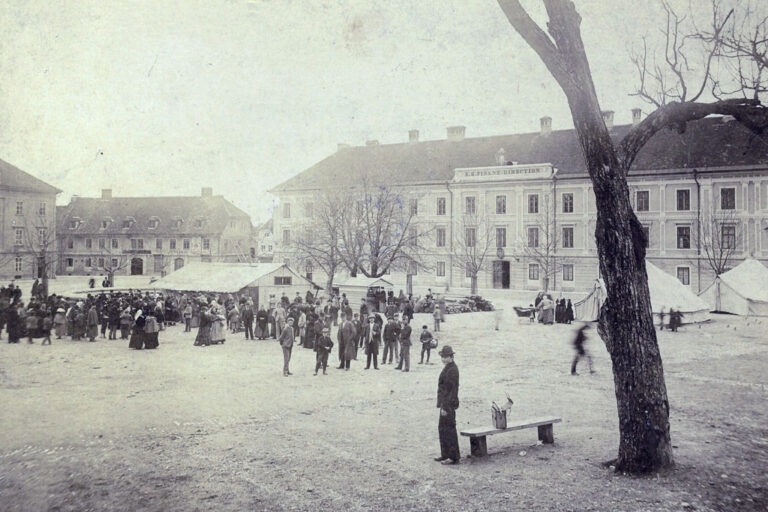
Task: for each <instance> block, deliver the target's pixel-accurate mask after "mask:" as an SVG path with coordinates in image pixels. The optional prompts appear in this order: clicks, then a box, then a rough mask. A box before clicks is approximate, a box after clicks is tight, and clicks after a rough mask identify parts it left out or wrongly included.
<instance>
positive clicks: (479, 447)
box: [469, 425, 552, 457]
mask: <svg viewBox="0 0 768 512" xmlns="http://www.w3.org/2000/svg"><path fill="white" fill-rule="evenodd" d="M551 426H552V425H550V427H551ZM539 428H541V427H539ZM469 448H470V452H471V453H472V456H473V457H485V456H486V455H488V445H487V444H486V442H485V436H479V437H470V438H469Z"/></svg>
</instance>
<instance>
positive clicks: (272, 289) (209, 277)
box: [152, 263, 315, 308]
mask: <svg viewBox="0 0 768 512" xmlns="http://www.w3.org/2000/svg"><path fill="white" fill-rule="evenodd" d="M152 286H153V287H154V288H155V289H159V290H174V291H180V292H208V293H232V294H235V293H237V294H241V295H247V296H250V297H253V302H254V304H256V305H259V306H264V307H265V308H266V307H268V306H269V304H270V302H277V301H279V300H280V297H281V296H282V294H283V293H285V294H286V295H287V296H288V297H293V296H294V295H295V294H296V292H299V293H301V294H302V296H303V295H304V294H305V293H306V291H307V290H311V289H313V288H314V287H315V286H314V284H312V282H310V281H309V280H307V279H306V278H304V277H302V276H300V275H299V274H297V273H296V272H294V271H293V270H292V269H291V268H290V267H288V266H287V265H283V264H281V263H253V264H251V263H189V264H187V265H185V266H183V267H182V268H180V269H178V270H176V271H174V272H172V273H171V274H168V275H167V276H166V277H164V278H162V279H159V280H158V281H155V282H154V283H153V284H152Z"/></svg>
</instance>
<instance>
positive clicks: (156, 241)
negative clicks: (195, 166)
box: [57, 187, 253, 275]
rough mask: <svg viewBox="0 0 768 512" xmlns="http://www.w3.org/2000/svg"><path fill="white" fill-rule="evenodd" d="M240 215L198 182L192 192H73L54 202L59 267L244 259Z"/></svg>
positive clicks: (146, 270)
mask: <svg viewBox="0 0 768 512" xmlns="http://www.w3.org/2000/svg"><path fill="white" fill-rule="evenodd" d="M252 229H253V226H252V225H251V219H250V217H249V216H248V214H247V213H245V212H244V211H243V210H241V209H240V208H238V207H236V206H235V205H233V204H232V203H231V202H229V201H228V200H226V199H225V198H224V197H222V196H220V195H213V190H212V189H211V188H208V187H205V188H203V189H202V193H201V195H199V196H188V197H112V191H111V190H110V189H104V190H102V194H101V197H100V198H88V197H73V198H72V200H71V202H70V203H69V204H68V205H67V206H62V207H59V213H58V228H57V234H58V242H59V252H60V266H59V273H60V274H63V275H106V273H107V271H108V270H109V269H113V270H114V271H115V273H116V274H118V275H119V274H129V275H165V274H166V273H168V272H171V271H173V270H176V269H179V268H181V267H183V266H184V265H186V264H187V263H189V262H192V261H194V262H214V261H216V262H248V261H251V255H250V247H251V246H252V241H251V237H252V235H251V233H252Z"/></svg>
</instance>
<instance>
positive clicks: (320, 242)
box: [292, 191, 347, 293]
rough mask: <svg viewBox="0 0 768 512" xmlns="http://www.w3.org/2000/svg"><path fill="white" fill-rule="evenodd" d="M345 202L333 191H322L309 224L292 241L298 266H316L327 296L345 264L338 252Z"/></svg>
mask: <svg viewBox="0 0 768 512" xmlns="http://www.w3.org/2000/svg"><path fill="white" fill-rule="evenodd" d="M346 203H347V201H346V200H345V198H344V197H343V196H341V195H340V194H338V193H335V192H333V191H324V192H323V193H321V195H320V196H319V197H318V198H317V199H316V200H315V202H314V203H313V209H312V213H311V220H310V222H309V224H307V226H305V228H304V231H303V232H302V233H300V234H299V236H298V237H296V240H294V241H293V243H292V245H293V247H292V249H293V251H294V252H295V253H296V255H297V257H298V259H299V261H300V262H303V263H304V264H305V265H306V264H307V263H311V264H312V266H313V267H314V266H317V268H319V269H321V270H322V271H323V272H324V273H325V275H326V276H327V280H326V290H327V291H328V292H329V293H330V291H331V289H332V288H333V279H334V278H335V276H336V273H337V271H338V269H339V267H340V266H341V265H343V264H344V259H343V257H342V251H341V246H340V244H341V230H342V224H341V223H342V208H344V207H345V206H346Z"/></svg>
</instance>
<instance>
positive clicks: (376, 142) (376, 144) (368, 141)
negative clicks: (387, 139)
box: [365, 140, 379, 146]
mask: <svg viewBox="0 0 768 512" xmlns="http://www.w3.org/2000/svg"><path fill="white" fill-rule="evenodd" d="M365 145H366V146H378V145H379V141H377V140H367V141H365Z"/></svg>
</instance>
